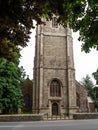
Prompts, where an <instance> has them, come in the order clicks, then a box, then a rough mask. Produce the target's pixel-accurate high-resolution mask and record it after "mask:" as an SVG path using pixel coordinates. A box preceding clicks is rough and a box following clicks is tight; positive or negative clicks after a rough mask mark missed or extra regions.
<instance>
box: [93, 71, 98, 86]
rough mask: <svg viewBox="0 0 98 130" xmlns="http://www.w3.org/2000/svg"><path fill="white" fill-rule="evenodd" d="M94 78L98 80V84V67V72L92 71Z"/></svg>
mask: <svg viewBox="0 0 98 130" xmlns="http://www.w3.org/2000/svg"><path fill="white" fill-rule="evenodd" d="M92 75H93V77H94V79H95V80H96V84H97V85H98V69H97V70H96V72H93V73H92Z"/></svg>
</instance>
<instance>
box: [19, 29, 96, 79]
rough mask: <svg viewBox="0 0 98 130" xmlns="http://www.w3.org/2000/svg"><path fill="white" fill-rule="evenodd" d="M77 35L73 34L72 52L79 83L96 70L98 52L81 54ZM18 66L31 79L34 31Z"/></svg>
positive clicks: (23, 50) (22, 52)
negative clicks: (21, 67)
mask: <svg viewBox="0 0 98 130" xmlns="http://www.w3.org/2000/svg"><path fill="white" fill-rule="evenodd" d="M77 39H78V33H74V34H73V50H74V64H75V75H76V79H77V80H78V81H81V79H82V78H83V77H85V76H86V75H87V74H89V75H90V76H91V74H92V73H93V72H95V71H96V69H97V68H98V59H97V58H98V51H96V50H94V49H92V51H91V52H90V53H88V54H86V53H85V52H81V43H80V42H79V41H78V40H77ZM21 55H22V57H21V59H20V65H21V66H23V67H24V69H25V72H26V75H29V78H30V79H33V66H34V64H33V63H34V55H35V30H33V31H32V35H31V39H30V42H29V43H28V46H27V47H25V48H24V49H22V51H21ZM92 80H93V79H92Z"/></svg>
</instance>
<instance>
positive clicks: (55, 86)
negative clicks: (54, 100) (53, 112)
mask: <svg viewBox="0 0 98 130" xmlns="http://www.w3.org/2000/svg"><path fill="white" fill-rule="evenodd" d="M50 96H52V97H59V96H61V85H60V82H59V81H58V80H53V81H52V82H51V84H50Z"/></svg>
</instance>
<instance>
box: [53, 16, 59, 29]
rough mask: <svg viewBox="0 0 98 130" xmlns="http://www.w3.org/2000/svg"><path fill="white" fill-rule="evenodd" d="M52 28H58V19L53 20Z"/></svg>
mask: <svg viewBox="0 0 98 130" xmlns="http://www.w3.org/2000/svg"><path fill="white" fill-rule="evenodd" d="M52 27H54V28H57V27H58V22H57V18H56V17H53V18H52Z"/></svg>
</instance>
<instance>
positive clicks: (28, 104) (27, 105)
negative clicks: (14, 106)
mask: <svg viewBox="0 0 98 130" xmlns="http://www.w3.org/2000/svg"><path fill="white" fill-rule="evenodd" d="M24 104H25V107H26V108H28V107H30V96H29V95H28V94H27V95H25V98H24Z"/></svg>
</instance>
